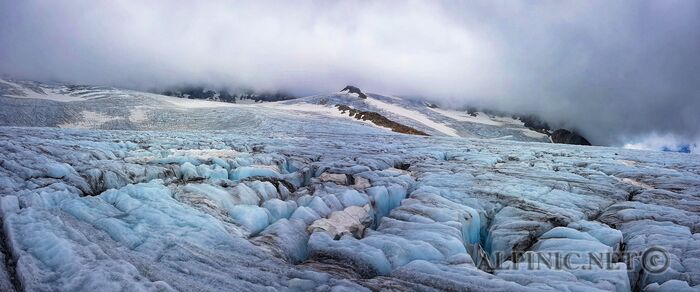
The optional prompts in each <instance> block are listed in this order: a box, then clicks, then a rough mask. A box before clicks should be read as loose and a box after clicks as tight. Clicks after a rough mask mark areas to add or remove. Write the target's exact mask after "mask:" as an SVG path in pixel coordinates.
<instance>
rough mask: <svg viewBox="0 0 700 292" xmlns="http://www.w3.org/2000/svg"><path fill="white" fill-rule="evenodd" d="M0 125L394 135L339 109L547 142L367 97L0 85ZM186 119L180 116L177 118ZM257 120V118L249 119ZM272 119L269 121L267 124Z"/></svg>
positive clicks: (513, 125)
mask: <svg viewBox="0 0 700 292" xmlns="http://www.w3.org/2000/svg"><path fill="white" fill-rule="evenodd" d="M0 104H1V105H2V106H3V108H2V109H0V123H1V124H3V125H12V126H47V127H65V128H76V127H78V128H100V129H120V130H127V129H138V130H144V129H153V130H170V129H177V130H187V129H190V130H196V129H230V128H245V129H247V130H255V129H253V128H250V127H249V126H250V125H249V123H246V125H243V126H241V125H237V124H236V123H234V122H233V121H232V120H231V117H230V116H231V115H234V114H235V115H241V114H250V115H251V117H250V118H251V119H252V120H258V121H261V120H264V121H270V120H277V119H278V118H279V116H280V115H282V116H284V115H291V116H295V115H299V114H303V115H305V116H311V117H313V118H318V119H324V120H332V121H342V123H348V122H352V123H358V124H363V125H367V126H373V127H375V128H378V129H381V130H385V131H391V130H390V129H388V128H387V127H386V125H381V124H379V125H378V124H376V123H373V122H372V121H369V120H367V121H360V120H357V119H355V118H352V117H350V116H349V115H348V114H347V113H345V114H343V113H341V111H340V110H339V109H338V108H337V105H346V106H349V107H351V108H354V109H357V110H361V111H369V112H374V113H378V114H380V115H382V116H384V117H386V118H387V119H389V120H391V121H393V122H396V123H398V124H402V125H406V126H408V127H412V128H415V129H417V130H419V131H422V132H425V133H428V134H430V135H436V136H451V137H468V138H486V139H504V140H516V141H537V142H549V139H548V137H547V136H546V135H544V134H541V133H538V132H535V131H532V130H530V129H528V128H526V127H525V126H523V123H522V122H521V121H519V120H515V119H512V118H510V117H495V116H489V115H487V114H485V113H476V115H477V116H475V117H474V116H470V115H468V114H467V113H466V112H459V111H451V110H446V109H438V108H431V107H429V106H428V105H426V104H425V103H423V102H420V101H414V100H407V99H402V98H399V97H390V96H383V95H378V94H368V98H367V99H360V98H358V97H357V95H354V94H347V93H337V94H327V95H318V96H310V97H305V98H298V99H294V100H289V101H283V102H269V103H264V104H232V103H224V102H213V101H205V100H197V99H186V98H176V97H169V96H163V95H158V94H151V93H145V92H138V91H132V90H120V89H115V88H106V87H95V86H71V85H62V84H41V83H36V82H26V81H25V82H17V81H7V80H2V81H1V82H0ZM183 110H187V111H189V112H188V114H187V115H183V114H182V111H183ZM253 116H254V117H253ZM268 117H269V118H268Z"/></svg>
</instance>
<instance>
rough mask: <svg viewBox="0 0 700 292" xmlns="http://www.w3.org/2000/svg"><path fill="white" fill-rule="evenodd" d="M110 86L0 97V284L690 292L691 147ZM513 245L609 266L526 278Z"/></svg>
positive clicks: (695, 262)
mask: <svg viewBox="0 0 700 292" xmlns="http://www.w3.org/2000/svg"><path fill="white" fill-rule="evenodd" d="M110 90H116V89H104V91H107V92H108V91H110ZM120 92H122V91H120ZM123 92H125V93H126V95H125V96H119V97H109V98H96V99H91V100H87V101H82V100H81V101H70V102H56V101H51V100H37V99H26V98H12V97H6V98H3V97H0V102H2V105H3V107H2V109H0V112H1V113H2V115H3V119H2V120H1V121H2V123H3V124H2V125H4V126H3V127H0V137H1V139H0V216H2V222H3V225H2V228H3V229H2V236H3V237H2V244H1V245H0V251H1V253H0V257H2V258H4V265H0V290H3V291H6V290H12V289H21V290H29V291H36V290H59V291H93V290H100V291H113V290H114V291H116V290H119V291H122V290H129V291H132V290H160V291H163V290H165V291H170V290H187V291H191V290H209V291H212V290H214V291H217V290H218V291H220V290H233V291H240V290H256V291H259V290H263V289H265V290H312V289H314V290H319V291H330V290H339V291H340V290H352V291H363V290H368V289H371V290H411V291H416V290H419V291H436V290H451V291H463V290H495V291H562V290H568V291H630V290H635V289H639V290H642V289H646V290H649V291H663V290H666V291H680V290H679V289H682V288H685V289H688V290H692V289H696V290H697V289H698V288H700V286H698V285H700V209H699V208H700V196H699V195H698V194H699V193H700V159H698V156H696V155H688V154H678V153H662V152H646V151H638V150H627V149H618V148H605V147H583V146H572V145H559V144H551V143H531V142H517V141H505V140H494V139H466V138H460V137H445V136H448V135H447V133H443V132H441V131H440V129H442V130H446V129H445V128H442V127H441V126H437V125H435V124H431V123H440V124H442V125H444V126H445V127H449V128H452V129H455V131H457V133H458V134H463V133H466V132H465V131H467V130H469V129H472V128H470V127H471V124H482V125H485V126H493V127H497V128H498V127H500V126H501V125H502V124H500V123H509V122H508V121H503V120H499V119H494V118H488V120H486V119H484V118H483V117H480V116H477V117H472V116H468V117H467V116H464V117H462V116H461V113H457V112H442V113H441V112H440V111H442V110H439V111H438V110H433V109H420V108H418V105H416V107H410V106H402V107H400V108H399V109H397V108H395V106H398V105H399V104H401V102H402V101H399V100H396V101H395V102H392V101H389V100H387V99H386V98H390V97H381V96H377V95H369V97H368V99H367V100H365V101H367V102H363V103H360V102H354V101H353V102H351V103H349V104H348V105H350V106H353V107H358V108H359V107H362V106H365V107H366V108H365V109H366V110H374V111H378V112H382V113H384V114H386V115H387V116H389V117H391V118H395V119H397V120H400V121H402V122H405V123H407V124H411V125H412V126H415V127H417V128H419V127H422V128H421V129H425V130H426V131H430V132H431V133H432V134H435V136H432V137H426V136H414V135H404V134H397V133H394V132H391V131H387V130H386V129H382V128H378V127H375V126H373V125H370V124H368V123H367V122H361V121H357V120H355V119H352V118H350V117H347V116H345V117H340V116H338V117H336V116H335V115H336V113H335V111H334V110H335V108H334V107H332V105H333V104H334V103H335V102H340V101H343V102H347V101H348V100H350V99H348V96H346V95H342V94H338V95H330V96H326V97H310V98H306V99H303V100H299V101H294V102H285V103H276V104H269V105H262V106H261V105H233V104H219V103H211V102H204V101H191V100H185V99H175V98H167V97H162V96H158V95H149V94H144V93H135V92H131V91H123ZM322 98H326V99H327V101H326V102H325V104H326V105H328V107H324V106H323V103H324V102H321V103H318V102H314V101H315V100H316V99H319V100H320V99H322ZM370 98H372V100H370ZM363 104H364V105H363ZM386 104H391V105H392V106H387V105H386ZM6 105H9V106H11V108H12V109H13V110H14V111H15V113H14V114H11V113H10V110H8V109H7V107H6ZM31 108H34V110H35V112H34V113H36V114H35V115H32V111H30V110H29V109H31ZM316 109H320V110H318V111H316ZM52 111H55V112H57V113H58V114H56V115H54V116H52V115H50V112H52ZM86 112H93V113H94V114H86ZM414 112H417V113H420V114H422V115H423V116H420V117H418V118H414V117H416V115H414ZM407 113H408V114H407ZM41 115H46V116H43V117H42V116H41ZM438 115H441V116H444V117H445V118H444V119H440V118H439V116H438ZM450 115H452V116H453V117H451V118H450V117H449V116H450ZM9 117H14V118H15V119H16V120H15V123H13V121H12V120H9ZM424 118H425V119H428V120H430V121H432V122H428V121H425V120H423V119H424ZM472 118H476V119H477V120H475V119H472ZM107 119H109V120H108V121H105V120H107ZM448 119H451V120H448ZM460 119H465V121H460ZM411 120H413V121H411ZM421 120H422V121H423V122H425V123H422V122H421ZM453 121H454V122H453ZM458 122H463V123H467V122H469V123H470V124H460V123H458ZM497 122H498V123H497ZM81 123H82V124H81ZM421 124H422V125H423V126H421ZM11 125H25V126H26V125H42V126H57V125H68V126H75V125H79V126H80V127H84V128H89V129H59V128H46V127H32V128H30V127H12V126H11ZM460 125H461V126H460ZM514 127H515V126H514ZM94 128H104V129H127V130H122V131H107V130H99V129H97V130H96V129H94ZM431 129H432V130H431ZM489 129H491V128H489ZM499 129H505V128H504V127H500V128H499ZM136 130H141V131H136ZM446 131H448V132H449V130H446ZM493 131H496V130H493ZM502 131H506V130H502ZM514 131H515V130H514ZM438 133H443V134H444V135H439V134H438ZM500 133H504V132H500ZM652 247H658V248H662V249H664V250H665V251H667V253H668V255H669V257H668V260H669V267H668V269H666V270H664V271H663V272H662V273H658V274H655V273H650V272H648V271H647V270H644V269H642V265H641V263H642V262H643V260H644V259H647V258H645V257H644V256H642V252H643V251H646V250H648V249H649V248H652ZM512 252H515V253H516V255H520V256H516V257H515V258H513V257H510V258H508V257H505V258H500V259H501V260H499V257H501V256H504V255H512V254H513V253H512ZM523 252H528V254H547V253H552V252H559V253H565V254H571V253H575V254H577V255H578V256H579V257H577V258H576V259H574V264H581V263H583V262H586V261H588V260H590V258H591V257H592V255H597V254H601V255H611V259H610V261H609V265H606V266H605V267H602V268H594V269H580V268H579V269H569V268H560V269H556V268H554V267H552V268H548V267H546V266H540V268H539V269H529V268H528V264H527V263H526V259H527V257H526V256H523V254H522V253H523ZM624 256H630V257H629V258H625V257H624ZM487 259H488V260H489V261H491V262H497V263H501V265H500V266H497V267H491V268H489V267H488V265H485V264H484V263H485V262H486V260H487ZM514 261H515V262H518V263H519V265H518V268H515V267H513V266H514V264H513V262H514ZM587 267H588V266H587Z"/></svg>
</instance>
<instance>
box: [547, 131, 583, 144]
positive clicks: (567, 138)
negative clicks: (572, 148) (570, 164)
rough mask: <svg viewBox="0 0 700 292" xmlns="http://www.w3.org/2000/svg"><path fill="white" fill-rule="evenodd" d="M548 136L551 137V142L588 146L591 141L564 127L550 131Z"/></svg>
mask: <svg viewBox="0 0 700 292" xmlns="http://www.w3.org/2000/svg"><path fill="white" fill-rule="evenodd" d="M550 137H551V138H552V142H554V143H560V144H573V145H589V146H590V145H591V142H588V140H586V138H583V137H582V136H581V135H579V134H577V133H576V132H571V131H569V130H565V129H558V130H556V131H554V132H552V135H551V136H550Z"/></svg>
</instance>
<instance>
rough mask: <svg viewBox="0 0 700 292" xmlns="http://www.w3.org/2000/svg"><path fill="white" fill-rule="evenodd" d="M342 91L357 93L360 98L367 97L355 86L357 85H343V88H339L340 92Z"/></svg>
mask: <svg viewBox="0 0 700 292" xmlns="http://www.w3.org/2000/svg"><path fill="white" fill-rule="evenodd" d="M344 91H347V92H348V93H355V94H357V95H358V96H359V97H360V98H362V99H367V95H366V94H364V93H363V92H362V90H360V89H359V88H357V87H355V86H352V85H348V86H345V88H343V90H341V91H340V92H344Z"/></svg>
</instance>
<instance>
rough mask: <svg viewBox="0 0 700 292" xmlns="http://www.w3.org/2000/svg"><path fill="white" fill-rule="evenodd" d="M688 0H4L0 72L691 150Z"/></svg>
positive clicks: (698, 118)
mask: <svg viewBox="0 0 700 292" xmlns="http://www.w3.org/2000/svg"><path fill="white" fill-rule="evenodd" d="M698 27H700V2H697V1H566V2H560V1H552V2H526V1H523V2H514V1H503V2H498V1H496V2H493V1H484V2H481V1H469V2H453V1H449V2H447V1H446V2H439V1H401V2H397V1H332V2H331V1H158V0H156V1H60V0H59V1H32V0H27V1H9V0H7V1H6V0H0V44H2V45H1V46H0V73H2V74H7V75H10V76H15V77H18V78H27V79H37V80H45V81H46V80H56V81H65V82H75V83H90V84H104V85H114V86H123V87H130V88H139V89H151V88H164V87H168V86H174V85H182V84H198V83H204V84H209V85H212V86H230V87H249V88H254V89H260V90H287V91H291V92H294V93H297V94H315V93H322V92H333V91H337V90H339V89H340V88H342V87H343V86H345V85H346V84H348V83H351V84H355V85H357V86H359V87H361V88H363V89H364V90H365V91H370V92H377V93H387V94H394V95H405V96H421V97H424V98H428V99H431V100H434V101H437V102H439V103H441V104H443V105H446V106H452V107H460V106H466V105H471V106H483V107H488V108H492V109H498V110H503V111H511V112H518V113H533V114H538V115H540V116H542V117H543V118H545V119H547V120H548V121H550V122H552V123H554V124H555V125H557V126H561V127H568V128H575V129H578V130H579V131H580V132H582V133H583V134H584V136H586V137H587V138H589V140H591V141H592V142H593V143H596V144H608V145H623V144H625V143H629V142H630V141H634V140H635V139H642V138H643V137H645V136H648V135H650V134H652V133H663V134H664V135H666V134H667V135H673V137H677V138H678V139H680V140H682V141H698V140H700V129H699V128H700V115H698V109H700V59H699V58H700V57H698V54H697V50H698V48H700V30H698V29H697V28H698Z"/></svg>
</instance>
